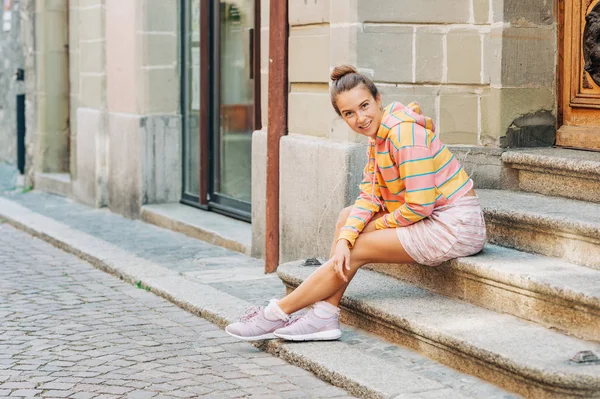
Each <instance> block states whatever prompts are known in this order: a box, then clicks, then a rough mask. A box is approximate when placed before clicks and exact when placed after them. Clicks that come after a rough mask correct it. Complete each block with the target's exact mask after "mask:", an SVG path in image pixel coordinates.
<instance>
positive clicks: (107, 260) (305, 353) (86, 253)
mask: <svg viewBox="0 0 600 399" xmlns="http://www.w3.org/2000/svg"><path fill="white" fill-rule="evenodd" d="M0 218H5V219H6V220H7V222H8V223H9V224H11V225H13V226H14V227H16V228H18V229H20V230H23V231H25V232H28V233H29V234H31V235H33V236H35V237H38V238H41V239H43V240H45V241H47V242H49V243H50V244H52V245H54V246H56V247H58V248H60V249H62V250H64V251H66V252H69V253H71V254H74V255H76V256H78V257H80V258H82V259H84V260H86V261H87V262H89V263H91V264H92V265H93V266H94V267H96V268H98V269H100V270H103V271H105V272H108V273H111V274H113V275H115V276H117V277H119V278H121V279H123V280H124V281H127V282H129V283H132V284H141V286H143V287H147V288H148V289H150V291H152V292H153V293H155V294H157V295H159V296H161V297H163V298H166V299H167V300H169V301H171V302H173V303H175V304H177V305H178V306H180V307H182V308H183V309H186V310H188V311H190V312H191V313H194V314H196V315H198V316H200V317H203V318H205V319H207V320H209V321H211V322H213V323H215V324H217V325H219V326H220V327H224V326H225V325H227V324H229V323H230V322H232V321H235V320H237V317H238V316H239V315H240V314H242V313H243V311H244V310H246V309H247V308H248V307H249V306H250V304H249V303H247V302H246V301H243V300H241V299H239V298H236V297H233V296H231V295H229V294H226V293H224V292H222V291H219V290H217V289H214V288H212V287H211V286H209V285H206V284H202V283H200V282H197V281H192V280H190V279H189V278H187V277H185V276H183V275H181V274H179V273H178V272H175V271H172V270H169V269H167V268H164V267H162V266H160V265H158V264H156V263H153V262H150V261H147V260H145V259H142V258H140V257H137V256H135V255H131V254H130V253H128V252H126V251H123V250H121V249H120V248H118V247H116V246H114V245H112V244H109V243H107V242H105V241H103V240H100V239H98V238H96V237H93V236H91V235H88V234H85V233H83V232H81V231H78V230H75V229H72V228H70V227H68V226H66V225H64V224H62V223H59V222H57V221H55V220H53V219H50V218H47V217H45V216H42V215H39V214H37V213H35V212H32V211H30V210H29V209H27V208H25V207H23V206H21V205H18V204H16V203H14V202H13V201H10V200H7V199H4V198H0ZM256 346H257V347H259V348H261V349H263V350H265V351H267V352H269V353H271V354H273V355H276V356H279V357H280V358H282V359H284V360H286V361H287V362H289V363H291V364H294V365H297V366H300V367H302V368H304V369H306V370H308V371H311V372H313V373H314V374H316V375H317V376H318V377H319V378H321V379H323V380H324V381H327V382H329V383H331V384H333V385H335V386H338V387H340V388H342V389H344V390H346V391H347V392H349V393H350V394H352V395H356V396H358V397H361V398H390V397H395V396H397V395H400V394H402V393H404V394H406V393H409V394H410V392H411V389H412V392H414V393H415V394H417V393H418V392H425V391H429V392H431V391H432V390H433V391H435V390H436V389H439V390H440V393H441V394H442V392H443V395H445V393H446V392H449V391H450V395H451V396H452V394H453V393H452V391H453V390H452V389H450V387H448V386H444V385H442V384H440V383H437V382H436V381H434V380H432V379H428V378H427V377H426V376H423V375H419V374H417V373H415V372H413V371H409V370H405V369H404V368H403V367H401V366H399V365H395V364H391V363H386V362H385V360H383V359H381V358H379V357H378V356H375V355H369V354H365V353H361V351H360V350H359V349H357V348H354V347H352V346H350V345H348V344H346V343H344V342H341V341H334V342H319V343H302V344H299V345H298V344H294V343H285V342H283V341H279V340H272V341H266V342H261V343H258V344H256ZM365 365H368V366H369V367H368V368H367V367H365ZM440 367H443V366H440ZM448 371H449V370H448ZM449 372H450V371H449ZM399 376H400V377H399ZM463 378H464V376H463ZM436 384H437V386H436ZM482 384H483V383H482ZM491 389H492V390H493V392H495V395H492V396H490V397H493V398H505V397H507V394H506V393H505V392H502V391H500V390H496V389H495V388H493V387H492V388H491ZM461 393H462V392H461ZM446 397H448V396H446ZM455 397H461V398H463V397H465V396H464V395H459V391H457V392H456V395H455Z"/></svg>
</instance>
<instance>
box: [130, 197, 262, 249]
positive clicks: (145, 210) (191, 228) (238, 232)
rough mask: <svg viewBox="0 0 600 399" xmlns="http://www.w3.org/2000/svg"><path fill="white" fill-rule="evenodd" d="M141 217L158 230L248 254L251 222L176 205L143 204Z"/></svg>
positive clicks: (250, 240)
mask: <svg viewBox="0 0 600 399" xmlns="http://www.w3.org/2000/svg"><path fill="white" fill-rule="evenodd" d="M140 218H141V219H142V220H143V221H145V222H147V223H152V224H154V225H156V226H158V227H162V228H165V229H168V230H172V231H176V232H179V233H183V234H185V235H187V236H189V237H193V238H197V239H199V240H202V241H205V242H208V243H210V244H214V245H217V246H220V247H223V248H226V249H229V250H231V251H236V252H240V253H243V254H245V255H250V250H251V246H252V225H251V224H250V223H245V222H242V221H239V220H235V219H232V218H228V217H226V216H223V215H219V214H218V213H214V212H208V211H204V210H202V209H197V208H193V207H191V206H187V205H183V204H178V203H175V204H173V203H171V204H158V205H144V206H143V207H142V211H141V215H140Z"/></svg>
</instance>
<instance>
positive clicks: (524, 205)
mask: <svg viewBox="0 0 600 399" xmlns="http://www.w3.org/2000/svg"><path fill="white" fill-rule="evenodd" d="M501 159H502V162H503V165H504V168H505V169H504V174H505V177H506V179H507V180H506V181H507V183H508V184H507V186H508V187H510V188H511V189H512V190H518V191H508V190H489V189H488V190H483V189H479V190H477V193H478V195H479V197H480V198H481V201H482V204H483V207H484V211H485V215H486V222H487V227H488V236H489V244H488V245H487V246H486V248H485V249H484V251H483V252H482V253H480V254H478V255H476V256H472V257H468V258H461V259H456V260H453V261H450V262H447V263H446V264H444V265H441V266H440V267H436V268H430V267H426V266H420V265H398V264H394V265H384V264H378V265H369V266H368V267H366V268H364V269H363V270H361V271H359V274H358V276H357V277H356V278H355V279H354V281H353V282H352V284H351V285H350V287H349V289H348V290H347V294H346V296H345V297H344V299H343V301H342V308H343V312H342V319H343V321H344V322H345V323H348V324H351V325H354V326H356V327H359V328H362V329H365V330H368V331H370V332H373V333H376V334H378V335H380V336H382V337H384V338H386V339H387V340H389V341H391V342H393V343H397V344H400V345H403V346H406V347H409V348H411V349H413V350H415V351H417V352H419V353H422V354H424V355H426V356H428V357H430V358H432V359H434V360H436V361H439V362H440V363H443V364H445V365H448V366H451V367H453V368H455V369H457V370H459V371H461V372H465V373H469V374H472V375H475V376H477V377H480V378H482V379H484V380H487V381H489V382H492V383H494V384H496V385H498V386H500V387H502V388H504V389H507V390H510V391H512V392H515V393H517V394H519V395H522V396H524V397H529V398H600V363H594V362H583V363H580V362H576V361H573V360H571V359H572V358H573V357H575V356H576V355H577V354H578V353H582V352H585V351H592V352H593V353H595V354H596V355H598V356H600V153H591V152H585V151H573V150H565V149H532V150H515V151H507V152H504V153H503V154H502V156H501ZM301 263H302V262H291V263H287V264H284V265H281V266H280V267H279V269H278V274H279V277H280V278H281V279H282V280H283V282H284V284H285V285H286V286H287V287H288V290H293V289H294V288H295V287H297V286H298V285H299V284H300V283H301V282H302V281H303V280H304V279H305V278H306V277H308V275H310V273H311V272H312V271H313V270H314V269H313V268H310V267H305V266H302V265H301Z"/></svg>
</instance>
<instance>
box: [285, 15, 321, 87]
mask: <svg viewBox="0 0 600 399" xmlns="http://www.w3.org/2000/svg"><path fill="white" fill-rule="evenodd" d="M329 48H330V47H329V28H328V27H327V28H321V27H318V28H311V29H308V28H302V29H293V28H292V30H291V32H290V38H289V81H290V82H305V83H315V82H328V81H329ZM308 60H310V61H308Z"/></svg>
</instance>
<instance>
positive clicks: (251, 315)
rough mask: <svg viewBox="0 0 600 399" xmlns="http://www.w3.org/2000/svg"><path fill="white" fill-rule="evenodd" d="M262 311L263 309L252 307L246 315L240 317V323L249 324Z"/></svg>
mask: <svg viewBox="0 0 600 399" xmlns="http://www.w3.org/2000/svg"><path fill="white" fill-rule="evenodd" d="M261 310H262V307H259V306H252V307H251V308H250V309H248V310H246V313H244V315H243V316H242V317H240V321H241V322H242V323H247V322H249V321H250V320H252V319H253V318H254V317H255V316H256V315H258V313H259V312H260V311H261Z"/></svg>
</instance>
